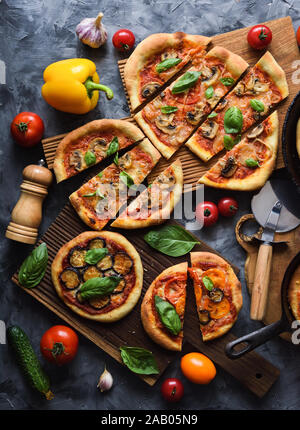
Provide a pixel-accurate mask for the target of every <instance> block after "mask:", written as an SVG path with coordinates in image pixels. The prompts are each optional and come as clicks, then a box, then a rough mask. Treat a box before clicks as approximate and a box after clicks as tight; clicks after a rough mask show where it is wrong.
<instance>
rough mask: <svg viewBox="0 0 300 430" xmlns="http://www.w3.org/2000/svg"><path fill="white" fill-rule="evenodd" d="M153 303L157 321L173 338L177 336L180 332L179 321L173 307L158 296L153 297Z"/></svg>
mask: <svg viewBox="0 0 300 430" xmlns="http://www.w3.org/2000/svg"><path fill="white" fill-rule="evenodd" d="M154 302H155V309H156V310H157V313H158V316H159V319H160V320H161V322H162V323H163V325H164V326H165V327H166V328H167V329H168V330H169V332H171V333H172V334H173V335H174V336H177V335H178V333H179V332H180V330H181V321H180V318H179V315H178V313H177V312H176V309H175V307H174V306H173V305H172V304H171V303H170V302H168V301H167V300H163V299H162V298H161V297H159V296H155V297H154Z"/></svg>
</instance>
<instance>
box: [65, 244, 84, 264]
mask: <svg viewBox="0 0 300 430" xmlns="http://www.w3.org/2000/svg"><path fill="white" fill-rule="evenodd" d="M86 253H87V251H86V249H83V248H81V247H80V246H76V247H75V248H73V249H72V251H71V253H70V257H69V261H70V264H71V266H73V267H76V268H82V267H85V266H86V262H85V255H86Z"/></svg>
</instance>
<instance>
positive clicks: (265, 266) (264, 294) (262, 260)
mask: <svg viewBox="0 0 300 430" xmlns="http://www.w3.org/2000/svg"><path fill="white" fill-rule="evenodd" d="M272 254H273V248H272V245H271V244H266V243H263V244H262V245H260V247H259V250H258V254H257V260H256V267H255V275H254V284H253V288H252V297H251V309H250V318H251V319H252V320H257V321H261V320H262V319H263V318H264V316H265V312H266V307H267V299H268V290H269V283H270V273H271V265H272Z"/></svg>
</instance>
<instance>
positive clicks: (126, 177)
mask: <svg viewBox="0 0 300 430" xmlns="http://www.w3.org/2000/svg"><path fill="white" fill-rule="evenodd" d="M120 179H121V181H122V182H124V184H126V185H127V187H128V188H130V187H132V185H134V180H133V179H132V177H131V176H130V175H129V174H128V173H127V172H125V171H124V170H123V171H122V172H121V173H120Z"/></svg>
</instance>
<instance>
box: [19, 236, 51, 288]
mask: <svg viewBox="0 0 300 430" xmlns="http://www.w3.org/2000/svg"><path fill="white" fill-rule="evenodd" d="M47 263H48V251H47V245H46V244H45V243H44V242H43V243H41V244H40V245H39V246H38V247H36V248H35V249H34V250H33V251H32V253H31V254H30V255H28V257H27V258H26V259H25V260H24V261H23V263H22V265H21V268H20V271H19V276H18V279H19V282H20V284H21V285H23V287H26V288H33V287H36V286H37V285H38V284H39V283H40V282H41V280H42V279H43V277H44V275H45V272H46V269H47Z"/></svg>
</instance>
